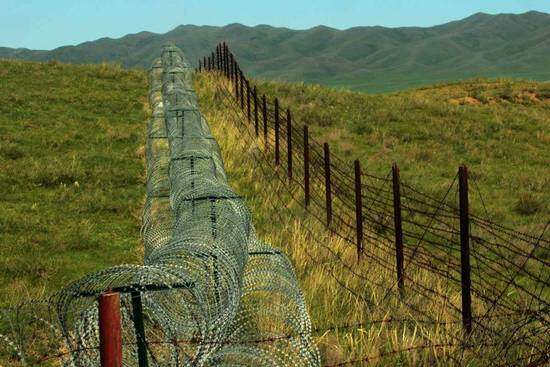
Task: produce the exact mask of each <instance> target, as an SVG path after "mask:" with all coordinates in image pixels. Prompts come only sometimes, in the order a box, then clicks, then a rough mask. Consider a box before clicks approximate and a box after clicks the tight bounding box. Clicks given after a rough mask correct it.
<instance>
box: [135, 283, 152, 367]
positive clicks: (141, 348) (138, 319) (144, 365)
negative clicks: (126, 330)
mask: <svg viewBox="0 0 550 367" xmlns="http://www.w3.org/2000/svg"><path fill="white" fill-rule="evenodd" d="M130 295H131V298H132V318H133V319H134V331H135V334H136V343H137V352H138V366H139V367H148V366H149V362H148V360H147V341H146V340H145V327H144V325H143V304H142V303H141V293H140V292H139V291H132V292H131V293H130Z"/></svg>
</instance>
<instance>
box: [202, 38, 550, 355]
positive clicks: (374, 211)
mask: <svg viewBox="0 0 550 367" xmlns="http://www.w3.org/2000/svg"><path fill="white" fill-rule="evenodd" d="M217 49H218V50H219V52H218V53H219V55H220V62H221V67H220V68H210V67H206V68H203V66H204V65H206V64H204V63H203V64H202V65H200V66H199V68H200V69H201V70H203V69H205V71H208V72H215V73H217V74H219V75H221V76H223V77H225V78H226V80H228V81H229V82H231V83H234V84H235V94H233V92H231V90H228V89H226V88H225V87H222V91H223V93H224V94H225V96H226V97H228V101H229V103H230V104H231V105H232V106H234V107H235V108H236V110H235V111H236V112H235V113H239V111H242V112H244V118H243V119H242V120H241V122H242V123H243V124H244V125H245V126H247V127H250V128H253V129H254V136H252V137H253V138H254V139H256V136H257V135H258V134H256V132H257V131H258V127H257V126H259V125H260V124H261V123H263V127H264V129H263V137H262V136H259V137H257V139H261V140H263V141H264V143H265V144H264V147H265V149H266V151H265V152H264V153H265V154H263V157H262V158H261V159H263V160H265V161H270V162H273V165H272V167H271V168H269V169H270V170H272V172H273V173H274V174H275V175H279V174H280V175H284V176H285V177H284V180H283V179H282V178H281V182H284V183H285V184H286V185H287V187H289V188H292V187H300V188H302V190H303V199H301V198H297V197H294V199H296V202H298V203H302V204H303V207H304V209H306V210H307V211H308V212H310V213H311V215H312V216H314V217H316V218H319V217H318V215H317V214H318V213H322V212H324V215H325V219H324V220H323V219H321V218H319V221H320V222H324V223H325V224H326V226H327V228H328V229H329V231H331V232H332V233H333V234H335V235H337V236H340V237H341V238H343V239H344V240H345V241H347V242H348V243H350V244H351V245H354V246H356V249H357V256H358V258H359V260H360V261H367V260H368V261H376V262H378V263H379V264H380V265H381V266H382V265H383V264H386V265H383V266H384V267H385V268H387V269H388V271H390V269H391V271H392V272H395V275H394V279H395V283H396V286H397V289H398V290H399V291H400V292H413V294H422V295H423V296H424V297H426V298H428V297H430V298H432V297H433V298H434V299H437V298H439V299H441V300H442V301H443V302H448V301H449V300H448V299H447V298H446V297H445V296H443V295H442V294H438V293H439V292H437V291H435V290H432V289H429V288H427V287H425V286H423V285H422V284H417V283H415V281H414V280H413V279H412V278H411V276H410V275H409V273H410V272H411V271H412V268H411V267H416V268H418V269H423V270H425V271H428V272H430V273H431V274H433V275H434V276H436V277H440V278H443V279H446V280H447V281H449V282H450V283H449V284H450V285H452V286H453V287H456V289H457V290H460V292H461V294H462V296H461V299H462V304H461V306H459V307H457V308H456V311H457V312H458V313H459V314H461V322H462V324H463V327H464V331H465V334H466V336H467V337H468V335H471V334H472V333H474V332H475V331H476V329H477V331H478V332H483V333H485V334H487V333H492V334H494V336H496V335H498V336H504V334H505V333H506V332H511V331H510V330H507V329H506V328H503V329H502V330H496V327H494V326H492V325H491V324H490V322H489V320H490V319H491V316H492V314H493V313H494V312H496V311H497V310H504V311H507V312H513V313H515V314H520V310H523V311H527V312H528V313H529V314H531V316H530V319H529V320H530V321H529V322H527V323H525V324H523V326H522V327H521V328H520V330H519V331H516V330H514V334H518V333H519V334H522V335H526V336H529V335H530V334H529V332H528V331H529V330H530V329H531V328H535V325H542V327H541V330H539V331H538V332H536V333H535V336H534V337H530V338H527V340H519V341H517V344H518V345H519V344H523V345H526V346H527V347H532V346H533V343H534V340H536V338H542V340H548V336H547V335H545V332H546V331H548V326H549V321H548V319H547V316H548V309H549V307H550V301H549V300H548V289H549V285H550V281H549V279H548V265H549V263H548V261H547V260H546V259H544V258H542V257H539V256H537V254H536V250H537V249H538V248H541V247H546V248H548V246H549V245H550V242H549V241H548V240H547V239H545V238H544V232H543V233H542V234H541V235H540V236H535V235H532V234H526V233H522V232H519V231H515V230H513V229H510V228H506V227H504V226H502V225H500V224H497V223H494V222H492V221H490V220H488V219H485V218H483V217H481V216H479V215H475V214H474V213H471V212H470V209H469V205H468V199H469V196H471V195H469V193H468V191H469V190H468V175H467V168H466V167H465V166H461V167H459V170H458V175H457V176H458V178H459V179H458V180H457V182H458V187H456V186H455V183H454V182H453V184H451V185H450V186H449V189H448V191H447V194H446V196H445V198H443V199H441V198H436V197H431V196H429V195H426V194H423V193H422V192H421V191H420V190H417V189H415V188H414V187H412V186H410V185H408V184H407V183H406V182H403V181H402V179H401V178H400V177H399V168H398V167H397V166H396V165H394V166H393V167H392V170H391V171H390V174H389V176H391V178H388V177H379V176H375V175H372V174H369V173H367V172H362V170H361V167H360V163H359V162H358V161H357V162H354V163H353V165H352V167H353V168H352V169H348V167H349V165H348V163H347V162H345V161H344V160H342V159H341V158H339V157H337V156H336V155H334V154H330V147H329V145H328V144H327V143H320V142H317V141H316V140H315V139H312V138H311V137H310V136H309V132H308V127H307V123H305V124H303V126H302V127H300V126H299V122H298V121H297V120H296V118H295V117H293V116H292V113H291V108H287V109H286V111H287V113H286V117H285V114H282V115H281V114H280V112H279V110H280V109H281V108H282V107H281V106H280V103H279V98H277V97H274V99H273V103H270V101H268V100H267V98H266V97H265V94H262V92H261V91H260V88H259V87H258V86H257V85H254V84H253V82H251V81H250V80H249V79H248V78H246V76H245V75H244V73H243V71H242V69H241V68H240V66H239V65H238V62H237V61H236V57H235V56H234V55H233V54H232V53H231V52H230V51H229V48H228V47H227V45H226V44H225V43H223V44H219V45H218V46H217ZM224 63H227V66H225V64H224ZM208 65H210V63H209V64H208ZM236 75H238V77H236ZM239 85H240V88H239ZM245 88H246V89H247V91H246V93H249V91H251V90H253V92H250V93H251V94H252V95H253V96H255V95H257V94H262V103H261V105H260V104H259V102H258V101H257V99H256V98H252V99H250V98H247V99H246V101H244V99H243V98H242V96H243V95H244V94H245V91H244V89H245ZM231 96H233V97H231ZM238 102H240V103H238ZM231 108H232V107H231ZM249 110H252V111H258V110H261V116H262V117H261V120H262V121H258V117H255V118H254V119H252V120H251V119H250V118H249V112H248V111H249ZM280 126H285V128H283V129H281V128H280ZM281 140H282V141H284V142H286V149H280V145H281V143H280V141H281ZM272 159H273V161H272ZM281 162H286V167H283V168H284V170H282V171H281V169H280V166H281ZM270 165H271V163H270ZM283 172H284V173H283ZM363 177H364V178H365V180H362V178H363ZM319 178H320V179H321V180H319ZM312 179H313V180H316V181H315V182H313V184H312V182H311V180H312ZM474 185H475V183H474ZM455 190H456V191H455ZM455 192H456V194H457V195H458V193H460V195H458V196H459V198H460V200H459V204H458V205H457V204H454V203H451V202H449V199H450V197H451V195H452V194H454V193H455ZM478 194H479V196H480V197H481V198H482V196H481V195H480V193H479V190H478ZM293 195H294V196H295V194H293ZM323 196H324V197H323ZM322 197H323V199H321V198H322ZM481 200H482V199H481ZM282 204H284V203H282ZM315 213H317V214H315ZM373 242H376V243H377V244H378V249H382V250H383V251H384V253H386V254H387V255H388V256H393V257H394V263H393V264H391V263H389V262H387V261H386V260H385V259H382V258H380V256H376V255H375V254H373V253H372V252H373V251H372V248H368V246H367V247H365V244H369V243H373ZM392 253H393V255H392ZM457 255H459V256H457ZM354 266H355V265H353V264H349V265H346V268H349V269H353V268H354ZM444 269H446V270H444ZM545 273H546V276H545ZM350 274H352V273H350ZM351 276H354V277H360V274H353V275H351ZM453 284H454V285H453ZM390 292H391V289H388V290H387V292H386V293H387V294H389V293H390ZM514 292H515V294H516V296H512V297H510V296H506V294H507V293H508V294H511V293H514ZM430 295H431V296H430ZM474 301H475V303H476V304H477V305H476V306H477V307H476V308H475V309H474V308H473V305H472V304H473V303H474ZM449 304H451V303H450V302H449ZM476 310H478V311H479V312H480V313H481V314H480V315H476V314H475V311H476ZM474 320H475V321H474ZM512 324H513V323H512V322H510V325H512ZM499 327H500V326H499Z"/></svg>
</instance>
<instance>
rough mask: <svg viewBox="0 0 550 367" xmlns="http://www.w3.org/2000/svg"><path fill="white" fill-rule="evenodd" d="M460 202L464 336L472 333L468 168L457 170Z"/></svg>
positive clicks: (463, 167) (461, 167)
mask: <svg viewBox="0 0 550 367" xmlns="http://www.w3.org/2000/svg"><path fill="white" fill-rule="evenodd" d="M458 191H459V201H460V268H461V272H460V274H461V277H460V279H461V283H462V325H463V326H464V330H465V331H466V334H470V333H471V332H472V295H471V286H472V285H471V278H470V214H469V202H468V167H466V166H460V167H459V169H458Z"/></svg>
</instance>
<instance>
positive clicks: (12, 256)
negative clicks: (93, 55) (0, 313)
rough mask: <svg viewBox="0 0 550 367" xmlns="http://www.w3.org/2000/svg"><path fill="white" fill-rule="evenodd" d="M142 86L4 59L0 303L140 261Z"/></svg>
mask: <svg viewBox="0 0 550 367" xmlns="http://www.w3.org/2000/svg"><path fill="white" fill-rule="evenodd" d="M146 83H147V79H146V77H145V74H144V73H141V72H137V71H123V70H121V69H120V68H116V67H113V66H108V65H96V66H73V65H63V64H59V63H50V64H38V63H30V62H9V61H0V85H1V86H2V87H1V88H0V192H2V195H1V196H0V269H2V271H1V272H0V282H1V286H0V305H2V304H4V305H5V304H7V303H10V304H13V303H16V302H18V301H19V300H21V299H24V298H26V297H38V296H40V295H41V294H43V293H49V292H51V291H53V290H56V289H59V288H60V287H61V286H63V285H65V284H66V283H67V282H68V281H70V280H73V279H77V278H79V277H80V276H82V275H84V274H87V273H89V272H91V271H94V270H97V269H100V268H104V267H106V266H109V265H114V264H120V263H132V262H135V261H137V260H138V259H140V258H141V256H140V255H139V251H140V250H139V249H140V246H139V243H140V233H139V228H140V216H141V203H142V199H143V195H144V187H143V182H144V178H143V164H142V157H141V151H140V150H139V147H141V146H143V144H144V141H145V137H144V132H145V120H146V111H145V109H144V103H145V101H146V93H147V84H146Z"/></svg>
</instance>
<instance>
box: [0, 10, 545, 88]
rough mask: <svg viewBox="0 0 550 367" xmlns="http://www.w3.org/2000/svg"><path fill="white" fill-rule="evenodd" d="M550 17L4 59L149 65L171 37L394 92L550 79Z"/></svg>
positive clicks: (210, 30) (203, 29) (278, 70)
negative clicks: (459, 82) (479, 81)
mask: <svg viewBox="0 0 550 367" xmlns="http://www.w3.org/2000/svg"><path fill="white" fill-rule="evenodd" d="M548 39H550V14H546V13H541V12H534V11H533V12H528V13H524V14H519V15H514V14H497V15H489V14H484V13H477V14H474V15H472V16H470V17H468V18H465V19H462V20H459V21H454V22H450V23H446V24H442V25H438V26H434V27H429V28H420V27H401V28H386V27H379V26H374V27H354V28H350V29H346V30H337V29H333V28H329V27H325V26H318V27H314V28H311V29H307V30H292V29H288V28H276V27H271V26H268V25H258V26H255V27H247V26H244V25H241V24H230V25H227V26H225V27H213V26H194V25H181V26H178V27H176V28H175V29H173V30H171V31H169V32H167V33H164V34H156V33H151V32H140V33H137V34H130V35H127V36H125V37H122V38H119V39H111V38H102V39H99V40H96V41H93V42H85V43H82V44H80V45H77V46H64V47H60V48H57V49H54V50H52V51H43V50H27V49H8V48H0V58H16V59H24V60H36V61H48V60H52V59H56V60H60V61H63V62H70V63H99V62H103V61H108V62H118V63H121V64H122V65H123V66H125V67H129V68H130V67H145V68H146V67H148V66H149V65H150V63H151V61H152V60H153V58H154V56H155V55H156V54H158V51H159V49H160V47H161V46H162V45H163V44H165V43H166V42H169V41H172V42H175V43H176V45H177V46H178V47H180V48H182V49H184V50H185V52H186V54H187V56H188V59H189V60H190V61H192V62H194V63H196V60H198V58H199V57H202V56H204V55H203V52H204V51H203V50H208V49H212V48H213V46H214V45H215V44H217V43H218V42H219V41H221V40H225V41H227V42H228V43H229V44H230V45H231V48H232V50H233V52H235V54H236V55H237V56H238V59H239V61H240V62H241V65H242V66H243V68H244V69H245V70H247V71H248V72H249V74H251V75H253V76H255V77H258V78H264V79H276V80H284V81H304V82H307V83H319V84H325V85H329V86H339V87H346V88H351V89H356V90H368V91H391V90H398V89H403V88H408V87H414V86H419V85H428V84H433V83H435V82H440V81H449V80H456V79H463V78H470V77H474V76H485V77H520V78H527V79H534V80H550V71H549V70H548V67H547V62H548V60H549V59H550V44H549V43H548V41H547V40H548Z"/></svg>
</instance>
